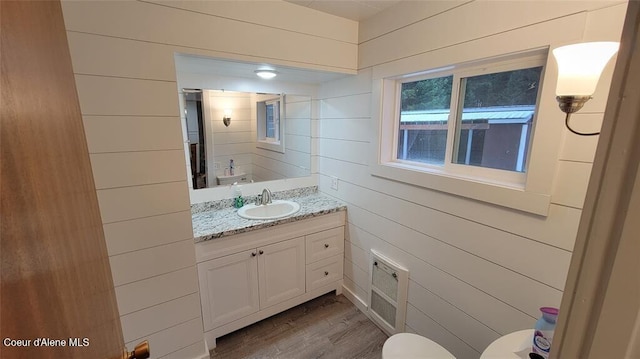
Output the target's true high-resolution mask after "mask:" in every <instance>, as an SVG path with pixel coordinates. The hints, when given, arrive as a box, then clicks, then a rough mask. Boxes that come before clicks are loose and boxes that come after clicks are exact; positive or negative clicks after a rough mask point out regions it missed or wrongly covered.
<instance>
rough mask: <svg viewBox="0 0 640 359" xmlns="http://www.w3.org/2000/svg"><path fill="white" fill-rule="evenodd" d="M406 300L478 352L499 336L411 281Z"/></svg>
mask: <svg viewBox="0 0 640 359" xmlns="http://www.w3.org/2000/svg"><path fill="white" fill-rule="evenodd" d="M408 301H409V302H410V303H411V304H412V305H413V306H414V307H416V309H418V310H419V311H421V312H422V313H425V314H426V315H428V316H429V317H430V318H431V319H433V320H434V321H436V322H437V323H438V324H440V325H441V326H442V327H444V328H446V329H447V330H448V331H450V332H451V333H453V334H454V335H456V336H457V337H458V338H460V339H462V340H464V341H465V342H466V343H468V344H469V345H470V346H471V347H473V349H475V350H477V351H479V352H482V351H483V350H484V349H485V348H486V347H487V346H488V345H489V344H491V343H492V342H493V341H494V340H496V339H498V338H499V337H500V336H501V335H500V334H499V333H497V332H496V331H494V330H492V329H491V328H489V327H487V326H486V325H484V324H482V323H481V322H480V321H478V320H476V319H475V318H473V317H471V316H470V315H468V314H466V313H465V312H463V311H461V310H460V309H458V308H456V307H455V306H453V305H451V304H450V303H448V302H446V301H444V300H443V299H442V298H440V297H438V296H437V295H435V294H433V293H431V292H430V291H428V290H427V289H425V288H424V287H422V286H421V285H419V284H417V283H416V282H413V281H410V282H409V297H408Z"/></svg>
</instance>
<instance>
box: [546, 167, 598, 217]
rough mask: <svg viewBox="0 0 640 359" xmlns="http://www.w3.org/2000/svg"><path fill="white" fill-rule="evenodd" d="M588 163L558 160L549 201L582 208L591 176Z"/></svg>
mask: <svg viewBox="0 0 640 359" xmlns="http://www.w3.org/2000/svg"><path fill="white" fill-rule="evenodd" d="M591 167H592V165H591V164H590V163H582V162H569V161H559V162H558V170H557V171H556V179H555V181H554V186H553V193H552V195H551V202H552V203H556V204H559V205H563V206H568V207H574V208H580V209H581V208H582V205H583V203H584V195H585V193H587V185H588V184H589V177H590V176H591Z"/></svg>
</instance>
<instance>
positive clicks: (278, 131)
mask: <svg viewBox="0 0 640 359" xmlns="http://www.w3.org/2000/svg"><path fill="white" fill-rule="evenodd" d="M284 99H285V96H284V95H282V96H279V97H277V98H270V99H267V100H264V101H258V102H257V103H256V109H257V112H258V113H257V116H256V118H257V144H256V147H258V148H263V149H267V150H271V151H277V152H281V153H284V122H285V121H284V119H285V116H284Z"/></svg>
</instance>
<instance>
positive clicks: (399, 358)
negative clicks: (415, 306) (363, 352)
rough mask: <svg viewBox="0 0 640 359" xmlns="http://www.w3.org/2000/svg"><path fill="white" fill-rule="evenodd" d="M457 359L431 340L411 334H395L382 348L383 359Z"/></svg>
mask: <svg viewBox="0 0 640 359" xmlns="http://www.w3.org/2000/svg"><path fill="white" fill-rule="evenodd" d="M427 358H428V359H456V357H454V356H453V355H451V353H449V352H448V351H447V350H446V349H445V348H443V347H441V346H440V345H438V344H437V343H436V342H434V341H433V340H431V339H427V338H425V337H421V336H419V335H416V334H411V333H398V334H394V335H392V336H391V337H389V339H387V340H386V341H385V342H384V345H383V346H382V359H427Z"/></svg>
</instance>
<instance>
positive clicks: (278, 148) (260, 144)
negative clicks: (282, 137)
mask: <svg viewBox="0 0 640 359" xmlns="http://www.w3.org/2000/svg"><path fill="white" fill-rule="evenodd" d="M256 147H257V148H262V149H263V150H268V151H274V152H279V153H284V142H283V141H279V142H276V141H265V140H258V141H257V142H256Z"/></svg>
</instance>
